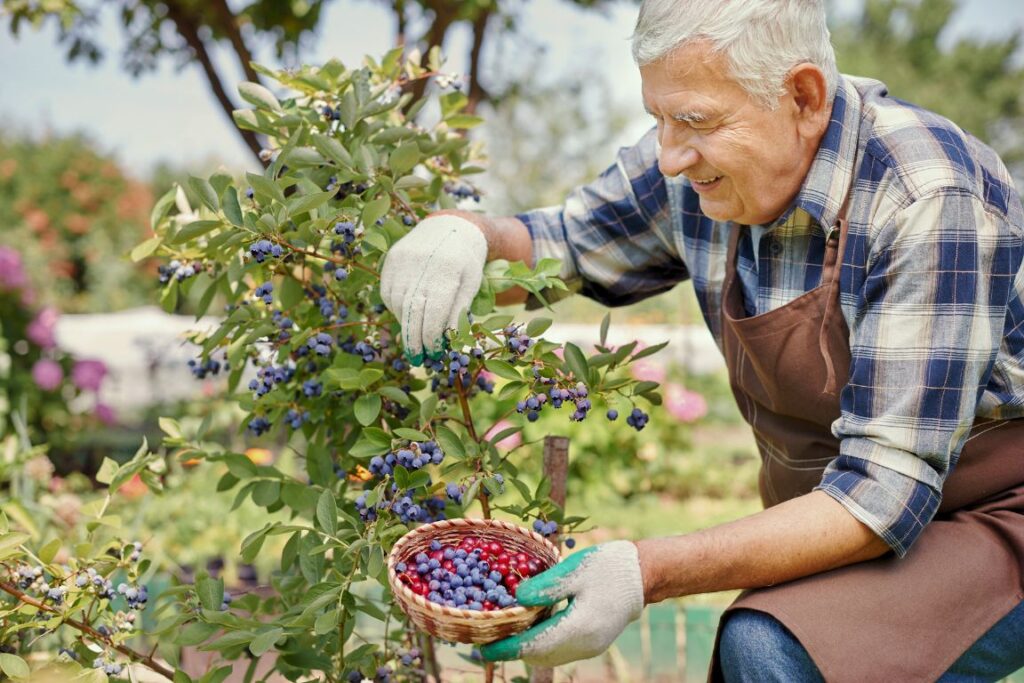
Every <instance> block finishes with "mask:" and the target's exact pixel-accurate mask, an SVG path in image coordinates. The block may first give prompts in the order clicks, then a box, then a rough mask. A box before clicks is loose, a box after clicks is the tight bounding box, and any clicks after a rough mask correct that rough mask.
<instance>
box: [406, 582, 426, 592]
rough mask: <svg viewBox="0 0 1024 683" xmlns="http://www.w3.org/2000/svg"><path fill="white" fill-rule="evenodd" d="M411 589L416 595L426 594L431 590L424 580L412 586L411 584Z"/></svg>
mask: <svg viewBox="0 0 1024 683" xmlns="http://www.w3.org/2000/svg"><path fill="white" fill-rule="evenodd" d="M409 590H411V591H412V592H413V593H415V594H416V595H426V594H427V593H428V592H429V591H428V588H427V585H426V584H424V583H422V582H416V583H414V584H412V585H411V586H409Z"/></svg>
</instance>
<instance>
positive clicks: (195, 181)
mask: <svg viewBox="0 0 1024 683" xmlns="http://www.w3.org/2000/svg"><path fill="white" fill-rule="evenodd" d="M188 186H189V188H191V189H192V191H193V192H195V193H196V196H198V197H199V201H201V202H202V203H203V204H204V205H205V206H206V208H208V209H209V210H210V211H216V210H217V209H219V208H220V205H219V204H218V202H217V192H216V191H215V190H214V189H213V185H211V184H210V181H209V180H207V179H206V178H196V177H195V176H189V177H188Z"/></svg>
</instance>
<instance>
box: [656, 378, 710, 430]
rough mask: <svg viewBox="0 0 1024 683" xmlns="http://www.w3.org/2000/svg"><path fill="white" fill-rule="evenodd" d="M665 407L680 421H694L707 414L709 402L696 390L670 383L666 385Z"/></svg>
mask: <svg viewBox="0 0 1024 683" xmlns="http://www.w3.org/2000/svg"><path fill="white" fill-rule="evenodd" d="M665 409H666V410H667V411H668V412H669V415H671V416H672V417H674V418H676V419H677V420H679V421H680V422H694V421H695V420H699V419H700V418H702V417H704V416H705V415H707V413H708V402H707V401H705V400H704V397H703V396H701V395H700V394H698V393H697V392H696V391H690V390H689V389H687V388H686V387H684V386H682V385H681V384H675V383H669V384H668V385H667V386H666V387H665Z"/></svg>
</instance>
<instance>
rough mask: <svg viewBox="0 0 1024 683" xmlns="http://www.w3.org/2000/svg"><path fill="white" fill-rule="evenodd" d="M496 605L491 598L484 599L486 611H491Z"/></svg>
mask: <svg viewBox="0 0 1024 683" xmlns="http://www.w3.org/2000/svg"><path fill="white" fill-rule="evenodd" d="M495 607H496V605H495V604H494V603H493V602H491V601H490V600H484V611H485V612H490V611H491V610H493V609H494V608H495Z"/></svg>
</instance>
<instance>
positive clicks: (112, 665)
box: [92, 657, 124, 676]
mask: <svg viewBox="0 0 1024 683" xmlns="http://www.w3.org/2000/svg"><path fill="white" fill-rule="evenodd" d="M92 668H94V669H103V673H105V674H107V675H108V676H117V675H118V674H120V673H121V672H122V671H124V665H123V664H119V663H118V662H115V661H113V660H108V659H104V658H103V657H97V658H96V659H94V660H92Z"/></svg>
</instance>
